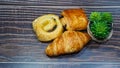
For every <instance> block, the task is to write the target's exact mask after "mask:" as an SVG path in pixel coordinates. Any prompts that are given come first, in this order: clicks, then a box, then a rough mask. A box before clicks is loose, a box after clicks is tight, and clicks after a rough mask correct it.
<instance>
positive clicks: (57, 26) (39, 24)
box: [32, 14, 63, 41]
mask: <svg viewBox="0 0 120 68" xmlns="http://www.w3.org/2000/svg"><path fill="white" fill-rule="evenodd" d="M32 26H33V30H34V31H35V33H36V35H37V37H38V39H39V40H40V41H51V40H53V39H55V38H56V37H58V36H60V35H61V34H62V32H63V27H62V24H61V23H60V20H59V17H58V16H57V15H54V14H47V15H43V16H40V17H38V18H37V19H35V20H34V21H33V23H32Z"/></svg>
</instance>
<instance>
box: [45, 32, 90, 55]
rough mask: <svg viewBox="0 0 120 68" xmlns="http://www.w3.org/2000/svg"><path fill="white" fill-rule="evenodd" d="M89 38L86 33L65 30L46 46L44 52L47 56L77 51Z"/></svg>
mask: <svg viewBox="0 0 120 68" xmlns="http://www.w3.org/2000/svg"><path fill="white" fill-rule="evenodd" d="M90 39H91V38H90V36H89V35H88V34H87V33H82V32H76V31H65V32H64V33H63V34H62V35H61V36H59V37H57V38H56V39H55V40H54V41H53V42H52V43H51V44H49V45H48V46H47V48H46V50H45V52H46V54H47V55H48V56H59V55H63V54H70V53H74V52H78V51H80V50H81V49H82V48H83V47H84V46H85V44H86V43H88V41H89V40H90Z"/></svg>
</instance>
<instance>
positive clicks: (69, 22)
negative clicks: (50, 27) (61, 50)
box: [61, 9, 88, 30]
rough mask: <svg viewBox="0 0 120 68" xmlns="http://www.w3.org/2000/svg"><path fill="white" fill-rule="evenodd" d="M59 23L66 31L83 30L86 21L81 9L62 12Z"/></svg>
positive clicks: (85, 26)
mask: <svg viewBox="0 0 120 68" xmlns="http://www.w3.org/2000/svg"><path fill="white" fill-rule="evenodd" d="M62 15H63V18H62V19H61V22H62V24H63V25H66V29H67V30H84V29H86V28H87V24H88V19H87V16H86V14H85V12H84V10H83V9H66V10H63V12H62Z"/></svg>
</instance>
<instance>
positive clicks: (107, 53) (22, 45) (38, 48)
mask: <svg viewBox="0 0 120 68" xmlns="http://www.w3.org/2000/svg"><path fill="white" fill-rule="evenodd" d="M69 8H83V9H84V10H85V12H86V14H87V16H88V17H89V15H90V13H91V12H93V11H101V12H103V11H105V12H110V13H112V16H113V23H114V27H113V30H114V31H113V35H112V37H111V39H110V40H109V41H107V42H105V43H102V44H98V43H96V42H94V41H91V42H90V43H89V44H88V45H87V46H86V47H85V48H84V49H83V50H82V51H81V52H79V53H77V54H73V55H64V56H60V57H54V58H50V57H48V56H46V55H45V53H44V49H45V48H46V46H47V45H48V44H49V43H42V42H40V41H38V40H37V39H36V36H35V34H34V32H33V29H32V21H33V20H34V19H35V18H37V17H39V16H41V15H44V14H49V13H53V14H57V15H60V14H61V11H62V10H64V9H69ZM0 62H1V63H3V64H0V68H4V67H5V68H9V66H11V68H13V67H15V66H14V65H16V66H18V67H19V66H21V65H23V68H26V67H25V66H27V65H28V66H33V67H34V66H37V65H38V67H39V66H40V65H42V67H59V68H62V67H65V68H66V67H68V68H69V67H75V66H76V67H80V66H81V67H83V68H87V67H86V66H89V67H90V66H91V68H96V66H97V67H98V68H99V66H103V67H100V68H107V67H108V68H110V67H111V68H117V67H118V68H119V66H120V0H83V1H82V0H0ZM18 62H19V63H20V64H18ZM11 63H12V64H11ZM26 63H27V64H26ZM35 63H36V64H35ZM51 64H54V65H52V66H51ZM6 65H8V67H6ZM46 65H47V66H46ZM61 65H62V66H61ZM1 66H2V67H1ZM33 67H31V68H33ZM15 68H16V67H15Z"/></svg>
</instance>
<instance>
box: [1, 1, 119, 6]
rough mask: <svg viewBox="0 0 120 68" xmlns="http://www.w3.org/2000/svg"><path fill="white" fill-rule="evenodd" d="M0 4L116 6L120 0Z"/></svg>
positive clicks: (9, 2) (12, 2)
mask: <svg viewBox="0 0 120 68" xmlns="http://www.w3.org/2000/svg"><path fill="white" fill-rule="evenodd" d="M0 4H1V5H22V6H23V5H24V6H56V5H58V6H61V5H62V6H118V5H120V0H0Z"/></svg>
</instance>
